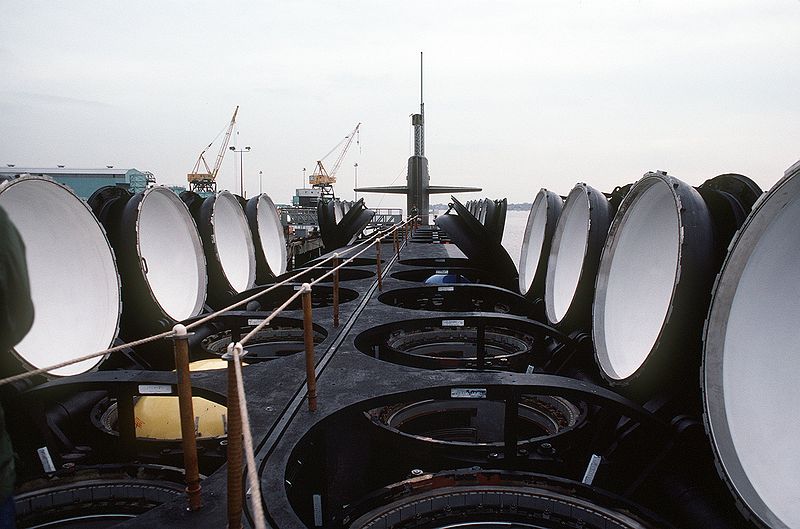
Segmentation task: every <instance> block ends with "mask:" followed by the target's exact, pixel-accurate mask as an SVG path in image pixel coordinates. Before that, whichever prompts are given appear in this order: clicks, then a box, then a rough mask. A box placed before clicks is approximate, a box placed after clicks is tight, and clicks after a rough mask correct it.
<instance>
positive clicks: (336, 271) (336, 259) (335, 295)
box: [333, 253, 339, 327]
mask: <svg viewBox="0 0 800 529" xmlns="http://www.w3.org/2000/svg"><path fill="white" fill-rule="evenodd" d="M333 326H334V327H338V326H339V254H338V253H335V254H333Z"/></svg>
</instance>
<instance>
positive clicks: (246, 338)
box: [239, 283, 311, 345]
mask: <svg viewBox="0 0 800 529" xmlns="http://www.w3.org/2000/svg"><path fill="white" fill-rule="evenodd" d="M310 290H311V287H310V286H309V284H308V283H303V286H302V287H300V289H299V290H298V291H297V292H295V293H294V294H292V295H291V296H290V297H289V299H287V300H286V301H285V302H284V303H283V305H281V306H280V307H278V308H276V309H275V310H273V311H272V313H271V314H270V315H269V316H267V317H266V318H264V319H263V320H262V321H261V323H259V324H258V325H256V326H255V327H254V328H253V330H251V331H250V332H248V333H247V334H245V335H244V338H242V339H241V340H239V344H241V345H244V344H246V343H247V342H248V341H249V340H250V338H252V337H253V336H255V335H256V333H258V332H259V331H260V330H261V329H263V328H264V327H266V326H267V325H269V322H271V321H272V320H273V319H274V318H275V317H276V316H278V315H279V314H280V313H281V312H283V311H284V309H286V307H288V306H289V305H290V304H291V303H292V301H294V300H296V299H297V298H299V297H300V296H302V295H303V294H304V293H305V292H307V291H310Z"/></svg>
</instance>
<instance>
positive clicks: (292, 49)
mask: <svg viewBox="0 0 800 529" xmlns="http://www.w3.org/2000/svg"><path fill="white" fill-rule="evenodd" d="M798 27H800V1H798V0H775V1H733V0H716V1H705V2H702V1H687V2H682V1H669V2H666V1H665V2H651V1H646V0H641V1H623V2H613V1H588V0H585V1H577V0H560V1H555V0H554V1H549V2H535V1H527V0H526V1H519V2H509V1H507V2H502V1H492V2H488V1H487V2H471V1H465V0H460V1H454V2H444V1H435V2H434V1H408V0H404V1H402V2H401V1H394V2H388V1H377V0H364V1H337V2H321V1H320V2H311V1H304V0H293V1H287V2H276V1H271V2H250V3H245V2H221V1H207V2H206V1H194V2H191V1H167V0H159V1H143V0H139V1H136V2H125V1H116V2H111V1H107V0H103V1H82V0H71V1H68V2H53V1H51V0H48V1H42V0H2V2H0V65H2V71H3V74H2V78H3V79H2V81H0V138H2V141H0V164H10V163H13V164H17V165H18V166H55V165H56V164H66V165H67V166H68V167H103V166H105V165H115V166H117V167H136V168H138V169H140V170H149V171H152V172H153V173H154V174H155V175H156V178H157V179H158V181H159V182H161V183H169V184H184V185H185V179H186V173H187V172H188V171H189V170H190V169H191V168H192V166H193V165H194V162H195V159H196V158H197V155H198V154H199V152H200V151H201V150H202V148H203V147H205V145H206V144H207V143H208V142H209V141H211V140H212V139H213V138H214V136H215V135H216V134H217V133H218V132H219V131H220V129H222V128H223V127H224V126H225V124H226V122H227V121H228V120H229V119H230V116H231V114H232V112H233V109H234V107H235V106H236V105H240V106H241V108H240V111H239V120H238V140H236V139H234V142H236V143H237V145H239V146H245V145H249V146H250V147H251V148H252V151H251V152H250V153H248V154H246V155H245V156H244V170H245V179H246V181H247V183H246V188H247V191H248V194H250V195H252V194H253V193H256V192H258V189H259V182H258V171H259V170H261V171H263V186H264V191H266V192H268V193H270V195H271V196H272V197H273V198H274V199H275V201H276V202H287V201H288V200H290V197H291V195H292V194H293V192H294V188H296V187H298V186H300V185H301V180H302V169H303V167H305V168H307V169H308V170H309V172H310V171H311V169H312V168H313V165H314V162H315V160H317V159H318V158H319V157H320V156H322V155H324V154H325V153H326V152H328V151H329V150H330V149H331V148H332V147H333V146H334V145H336V144H337V143H338V142H339V141H340V140H341V139H342V138H343V137H344V136H345V135H346V134H347V133H348V132H349V131H350V130H351V129H352V128H353V127H354V126H355V124H356V123H357V122H359V121H360V122H363V125H362V133H361V145H360V153H359V149H358V147H357V146H354V147H353V148H352V149H351V152H350V153H349V154H348V156H347V158H346V160H345V162H344V164H343V165H342V167H341V169H340V170H339V173H338V177H339V182H340V183H339V184H338V185H337V186H336V191H337V195H339V196H342V197H344V198H352V188H353V164H354V163H356V162H357V163H358V164H359V184H360V185H388V184H390V183H394V184H401V183H403V182H404V180H405V165H406V159H407V157H408V155H409V149H410V125H409V123H410V119H409V114H411V113H412V112H416V111H417V109H418V104H419V101H418V97H419V94H418V91H419V86H418V84H419V63H418V60H419V51H424V52H425V103H426V106H425V109H426V125H427V128H426V134H427V155H428V159H429V161H430V169H431V181H432V183H434V184H440V185H447V184H453V185H455V184H458V185H470V186H481V187H483V189H484V193H482V194H481V196H489V197H493V198H499V197H508V198H509V200H510V201H511V202H526V201H532V199H533V197H534V196H535V193H536V191H538V189H539V188H540V187H547V188H549V189H552V190H555V191H557V192H559V193H562V194H566V193H567V192H568V190H569V189H570V188H571V187H572V185H573V184H574V183H575V182H577V181H585V182H587V183H589V184H591V185H593V186H595V187H597V188H599V189H601V190H610V189H611V188H613V187H614V186H616V185H619V184H624V183H628V182H632V181H634V180H636V179H637V178H639V177H640V176H641V175H642V174H643V173H644V172H646V171H648V170H655V169H664V170H668V171H669V172H670V173H671V174H673V175H675V176H677V177H679V178H682V179H683V180H685V181H687V182H689V183H692V184H699V183H701V182H702V181H704V180H705V179H707V178H710V177H713V176H715V175H717V174H720V173H725V172H740V173H743V174H745V175H748V176H750V177H751V178H753V179H754V180H756V182H758V183H759V184H760V185H761V186H762V187H764V188H765V189H767V188H769V187H770V186H771V185H772V184H774V183H775V181H776V180H777V179H778V178H779V177H780V176H781V175H782V173H783V170H784V169H786V168H787V167H788V166H789V165H791V164H792V163H793V162H795V161H796V160H797V159H798V158H800V31H798ZM214 151H215V149H214ZM214 157H215V153H212V154H211V156H209V157H208V158H209V160H213V158H214ZM235 163H238V159H237V160H234V157H233V156H230V154H229V155H228V157H227V158H226V160H225V162H224V164H223V169H222V171H221V175H220V180H219V184H220V187H221V188H228V189H231V190H238V171H239V169H238V165H236V166H235ZM330 163H332V160H331V162H330ZM393 181H394V182H393ZM476 196H477V195H476ZM463 198H465V199H468V198H470V195H465V196H464V197H463ZM440 199H441V200H440ZM445 200H446V197H445V196H441V197H436V196H434V197H432V202H439V201H445ZM367 204H368V205H370V206H373V207H376V206H378V205H380V206H382V207H386V206H398V205H404V199H403V198H400V197H397V196H387V195H368V201H367Z"/></svg>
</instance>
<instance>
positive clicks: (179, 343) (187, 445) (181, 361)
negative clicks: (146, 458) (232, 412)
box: [172, 323, 203, 511]
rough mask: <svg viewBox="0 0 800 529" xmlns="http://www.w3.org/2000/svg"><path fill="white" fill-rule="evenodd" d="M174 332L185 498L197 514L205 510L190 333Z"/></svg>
mask: <svg viewBox="0 0 800 529" xmlns="http://www.w3.org/2000/svg"><path fill="white" fill-rule="evenodd" d="M172 330H173V331H174V332H175V337H174V338H173V343H174V346H175V371H176V372H177V374H178V406H179V408H180V417H181V440H182V446H183V465H184V467H185V470H184V472H185V474H186V494H187V496H188V497H189V510H190V511H197V510H199V509H200V508H201V507H202V506H203V500H202V498H201V496H200V470H199V468H198V463H197V439H196V435H197V434H196V432H195V425H194V409H193V406H192V381H191V378H190V376H189V333H188V332H186V327H185V326H183V325H181V324H180V323H178V324H177V325H175V327H173V328H172Z"/></svg>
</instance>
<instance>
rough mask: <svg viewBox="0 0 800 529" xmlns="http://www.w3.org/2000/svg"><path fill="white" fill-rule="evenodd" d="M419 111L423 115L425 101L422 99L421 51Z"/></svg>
mask: <svg viewBox="0 0 800 529" xmlns="http://www.w3.org/2000/svg"><path fill="white" fill-rule="evenodd" d="M419 113H420V114H422V115H423V116H424V115H425V103H424V101H423V99H422V52H419Z"/></svg>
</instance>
